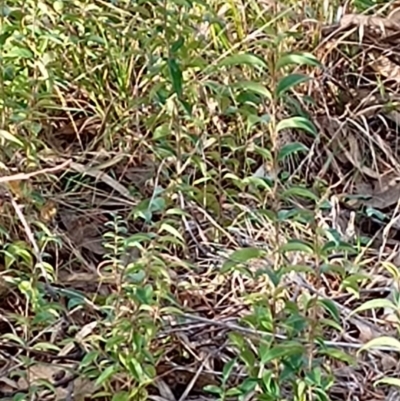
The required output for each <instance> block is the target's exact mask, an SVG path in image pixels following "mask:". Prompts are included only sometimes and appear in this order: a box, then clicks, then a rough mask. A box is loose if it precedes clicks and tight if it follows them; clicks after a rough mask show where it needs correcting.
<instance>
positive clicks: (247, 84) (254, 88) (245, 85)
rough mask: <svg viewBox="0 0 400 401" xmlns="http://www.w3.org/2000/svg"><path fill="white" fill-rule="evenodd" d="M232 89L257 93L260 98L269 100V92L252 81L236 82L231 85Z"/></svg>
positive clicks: (270, 97)
mask: <svg viewBox="0 0 400 401" xmlns="http://www.w3.org/2000/svg"><path fill="white" fill-rule="evenodd" d="M231 88H233V89H244V90H246V91H250V92H254V93H257V94H258V95H260V96H264V97H266V98H267V99H269V100H271V99H272V96H271V92H270V91H269V90H268V89H267V88H266V87H265V86H264V85H262V84H260V83H258V82H253V81H242V82H236V83H234V84H232V85H231Z"/></svg>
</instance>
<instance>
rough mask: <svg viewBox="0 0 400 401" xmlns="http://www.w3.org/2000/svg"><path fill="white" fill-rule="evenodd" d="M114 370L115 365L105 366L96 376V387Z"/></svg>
mask: <svg viewBox="0 0 400 401" xmlns="http://www.w3.org/2000/svg"><path fill="white" fill-rule="evenodd" d="M115 372H116V367H115V365H111V366H109V367H108V368H106V369H105V370H104V371H103V372H102V373H101V375H100V376H99V377H98V378H97V380H96V383H95V386H96V387H97V386H101V385H102V384H104V383H105V382H106V381H107V379H109V378H110V377H111V376H112V375H113V374H114V373H115Z"/></svg>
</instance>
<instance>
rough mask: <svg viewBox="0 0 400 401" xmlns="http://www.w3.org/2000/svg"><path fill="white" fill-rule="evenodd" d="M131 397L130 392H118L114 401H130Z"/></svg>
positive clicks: (114, 396)
mask: <svg viewBox="0 0 400 401" xmlns="http://www.w3.org/2000/svg"><path fill="white" fill-rule="evenodd" d="M129 399H130V395H129V393H128V391H118V393H116V394H114V395H113V398H112V401H129Z"/></svg>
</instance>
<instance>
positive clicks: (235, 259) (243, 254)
mask: <svg viewBox="0 0 400 401" xmlns="http://www.w3.org/2000/svg"><path fill="white" fill-rule="evenodd" d="M265 254H266V251H264V250H263V249H258V248H243V249H239V250H237V251H235V252H233V253H232V255H230V257H229V259H228V260H227V261H226V262H225V263H224V264H223V266H222V271H223V272H227V271H228V270H230V269H232V268H233V267H235V266H236V265H238V264H241V263H246V262H248V261H249V260H252V259H256V258H260V257H262V256H264V255H265Z"/></svg>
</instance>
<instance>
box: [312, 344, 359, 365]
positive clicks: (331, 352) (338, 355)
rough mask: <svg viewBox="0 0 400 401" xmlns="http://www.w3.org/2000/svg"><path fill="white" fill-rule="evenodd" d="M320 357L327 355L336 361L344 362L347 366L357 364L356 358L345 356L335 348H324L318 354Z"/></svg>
mask: <svg viewBox="0 0 400 401" xmlns="http://www.w3.org/2000/svg"><path fill="white" fill-rule="evenodd" d="M318 353H319V354H321V355H328V356H330V357H331V358H334V359H337V360H339V361H342V362H346V363H348V364H349V365H356V364H357V360H356V358H354V357H352V356H351V355H349V354H346V353H345V352H343V351H341V350H340V349H336V348H330V347H329V348H326V349H324V350H322V351H320V352H318Z"/></svg>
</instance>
